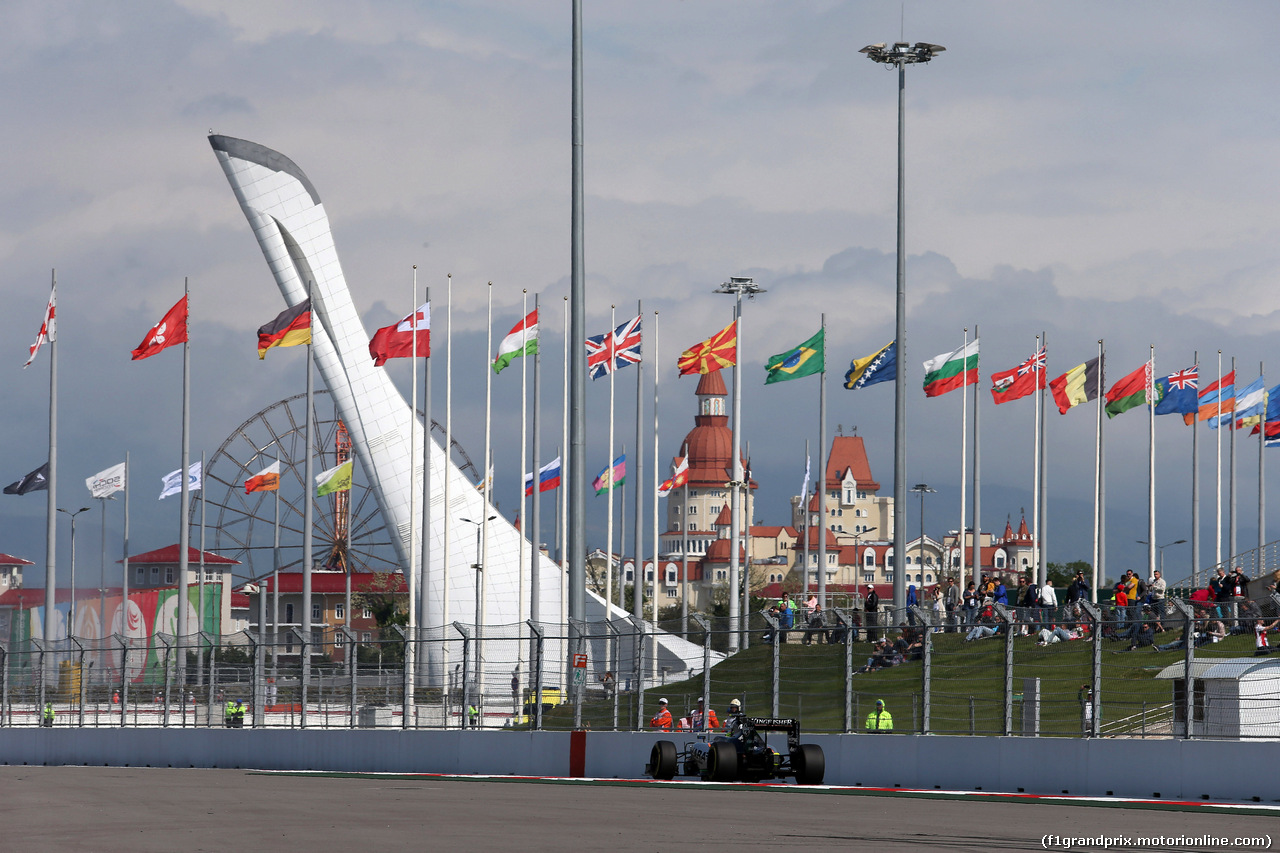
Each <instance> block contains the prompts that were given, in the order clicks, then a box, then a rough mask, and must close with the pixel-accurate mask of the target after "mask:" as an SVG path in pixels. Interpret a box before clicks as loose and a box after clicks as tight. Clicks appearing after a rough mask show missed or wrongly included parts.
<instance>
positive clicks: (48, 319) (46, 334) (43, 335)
mask: <svg viewBox="0 0 1280 853" xmlns="http://www.w3.org/2000/svg"><path fill="white" fill-rule="evenodd" d="M57 301H58V283H57V282H56V281H55V282H54V283H53V289H52V290H50V291H49V305H48V307H46V308H45V309H44V322H42V323H41V324H40V332H39V334H37V335H36V342H35V343H34V344H32V345H31V355H29V356H28V357H27V363H26V364H24V365H22V368H23V370H25V369H27V368H28V367H30V366H31V362H33V361H35V360H36V353H38V352H39V351H40V347H42V346H44V342H45V341H51V340H53V338H54V328H53V315H54V307H55V305H56V303H57Z"/></svg>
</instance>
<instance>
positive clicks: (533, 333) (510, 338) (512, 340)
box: [493, 308, 538, 373]
mask: <svg viewBox="0 0 1280 853" xmlns="http://www.w3.org/2000/svg"><path fill="white" fill-rule="evenodd" d="M537 351H538V309H536V308H535V309H533V310H532V311H530V312H529V313H528V314H527V315H525V318H524V319H523V320H521V321H520V322H519V323H516V324H515V325H514V326H512V327H511V331H509V332H507V336H506V337H505V338H503V339H502V343H500V344H498V354H497V355H496V356H494V358H493V372H494V373H501V372H502V371H503V370H505V369H506V368H507V366H508V365H510V364H511V362H513V361H515V360H516V359H517V358H519V357H520V356H522V355H533V354H534V353H536V352H537Z"/></svg>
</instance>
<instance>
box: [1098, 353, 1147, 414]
mask: <svg viewBox="0 0 1280 853" xmlns="http://www.w3.org/2000/svg"><path fill="white" fill-rule="evenodd" d="M1151 399H1152V395H1151V362H1150V361H1148V362H1147V363H1146V364H1144V365H1142V367H1139V368H1138V369H1137V370H1135V371H1133V373H1130V374H1129V375H1128V376H1126V377H1124V378H1123V379H1120V380H1119V381H1117V382H1116V383H1115V384H1114V385H1112V386H1111V387H1110V388H1109V389H1107V417H1109V418H1114V417H1115V416H1116V415H1120V414H1123V413H1125V412H1127V411H1129V410H1130V409H1132V408H1134V407H1135V406H1141V405H1142V404H1143V403H1148V402H1151Z"/></svg>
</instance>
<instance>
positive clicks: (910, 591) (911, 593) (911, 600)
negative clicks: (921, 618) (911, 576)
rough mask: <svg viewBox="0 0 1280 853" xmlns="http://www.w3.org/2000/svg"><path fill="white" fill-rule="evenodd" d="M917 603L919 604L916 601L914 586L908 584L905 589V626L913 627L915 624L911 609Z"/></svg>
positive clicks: (913, 613) (914, 616)
mask: <svg viewBox="0 0 1280 853" xmlns="http://www.w3.org/2000/svg"><path fill="white" fill-rule="evenodd" d="M919 603H920V602H919V600H917V599H916V585H915V584H910V585H909V586H908V587H907V624H908V625H913V626H914V625H915V624H916V614H915V612H914V611H913V610H912V609H911V608H912V607H915V606H916V605H918V604H919Z"/></svg>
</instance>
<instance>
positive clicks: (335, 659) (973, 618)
mask: <svg viewBox="0 0 1280 853" xmlns="http://www.w3.org/2000/svg"><path fill="white" fill-rule="evenodd" d="M1278 614H1280V598H1278V597H1276V596H1271V597H1269V598H1266V599H1264V600H1261V601H1259V602H1249V601H1245V600H1239V601H1232V602H1219V603H1213V602H1208V603H1199V602H1187V601H1184V600H1181V599H1173V598H1170V599H1167V600H1162V601H1159V602H1155V603H1154V604H1151V605H1146V606H1137V607H1133V608H1115V607H1108V606H1095V605H1091V604H1089V603H1087V602H1081V603H1077V604H1074V605H1070V606H1064V607H1059V608H1053V609H1048V608H1046V609H1043V610H1041V609H1037V610H1019V609H1014V608H1006V607H1003V606H1000V605H990V606H987V607H983V608H980V609H979V610H978V611H976V612H974V613H964V612H961V613H958V614H955V616H954V618H948V616H947V615H946V614H937V613H934V612H933V611H932V610H924V609H920V608H912V609H911V610H909V611H905V612H902V613H894V612H882V613H881V614H879V620H878V621H879V623H880V624H870V623H867V620H866V618H865V617H866V614H864V613H858V612H855V611H850V610H840V609H834V610H828V611H825V612H822V613H821V614H819V615H817V618H814V617H813V615H808V616H805V617H801V618H798V619H796V620H795V621H794V622H792V623H789V624H788V623H780V622H779V621H778V619H777V618H776V617H775V616H774V615H773V614H772V613H763V612H762V613H752V614H750V615H749V616H748V618H747V619H746V620H745V627H744V630H742V631H738V632H732V631H730V630H729V629H728V627H729V626H728V624H727V620H723V619H721V620H710V621H708V620H707V619H704V618H703V617H701V616H696V615H695V616H691V617H690V619H689V621H688V622H687V623H686V622H684V621H681V620H674V621H660V622H658V623H657V624H654V623H652V622H644V621H640V620H638V619H634V618H628V619H615V620H611V621H608V622H592V623H573V624H572V625H570V626H569V627H568V629H567V630H566V628H565V626H563V625H548V624H541V625H535V624H533V623H525V624H522V625H508V626H497V627H493V626H490V627H487V628H486V629H485V630H484V631H477V630H476V629H475V626H472V625H466V624H462V623H455V624H454V625H451V626H448V627H446V628H434V629H430V630H426V629H424V630H421V631H419V632H417V634H418V635H417V637H411V636H410V635H409V634H408V633H407V631H406V630H405V629H403V628H398V627H391V628H387V629H384V630H382V631H381V632H370V633H361V634H360V635H356V634H354V633H351V632H349V631H347V630H346V629H344V628H340V627H339V628H319V629H316V630H314V631H313V632H312V633H311V636H310V637H304V636H303V634H302V633H301V632H300V631H298V630H297V629H296V628H289V629H287V630H281V631H279V632H267V633H266V634H263V635H259V634H257V633H256V632H240V633H237V634H231V635H224V636H217V635H210V634H197V635H192V636H190V637H185V638H182V637H175V636H172V635H166V634H157V635H155V636H153V637H150V638H124V637H120V636H112V637H108V638H105V639H93V640H90V639H83V638H69V639H66V640H60V641H57V642H55V643H51V644H46V643H44V642H43V641H41V640H38V639H32V640H30V641H27V642H25V643H22V644H17V645H5V644H0V659H2V665H0V725H4V726H41V725H52V726H55V727H62V726H164V727H224V726H231V727H240V726H244V727H258V728H263V727H266V728H272V727H290V728H356V727H361V728H371V727H396V728H408V729H449V728H454V729H458V728H486V729H546V730H568V729H574V728H590V729H595V730H651V729H653V728H655V727H663V726H665V725H667V724H668V723H667V719H666V716H665V715H664V714H663V710H664V709H665V710H666V711H667V712H668V713H670V715H671V717H670V723H669V725H670V726H671V727H672V728H673V729H675V730H679V729H682V728H684V729H689V728H700V727H701V725H702V720H701V716H700V704H699V703H700V700H701V702H702V703H703V707H707V708H710V709H711V710H712V712H713V714H715V715H717V716H718V717H719V718H720V720H721V721H723V718H724V715H725V713H726V712H727V710H728V708H729V703H730V702H731V701H732V700H734V699H737V700H738V701H739V702H740V703H741V705H742V707H743V708H744V709H745V710H746V711H747V712H748V713H750V714H754V715H761V716H763V715H768V716H772V717H796V718H798V719H800V721H801V725H802V728H803V730H805V731H809V732H861V731H867V730H868V728H876V729H879V730H887V729H889V728H890V726H891V730H892V731H894V732H899V733H935V734H961V735H1004V736H1067V737H1125V738H1160V737H1163V738H1169V737H1177V738H1183V737H1194V738H1229V739H1248V738H1277V737H1280V659H1278V660H1276V661H1274V662H1273V661H1271V659H1270V658H1268V657H1264V656H1262V655H1260V654H1257V653H1258V652H1260V651H1262V650H1263V649H1265V648H1267V647H1266V646H1264V645H1261V644H1263V643H1266V642H1269V639H1270V636H1269V635H1271V634H1273V633H1274V632H1275V631H1276V630H1277V628H1280V618H1278ZM864 623H866V624H864ZM890 626H892V627H890ZM674 637H679V638H681V639H683V640H684V641H686V642H685V644H684V645H680V646H679V648H680V649H682V650H683V651H682V652H681V653H680V654H679V655H675V656H673V654H672V652H671V646H672V640H673V638H674ZM1187 638H1190V642H1189V643H1187V642H1186V639H1187ZM690 650H692V651H690ZM722 654H727V656H725V657H724V658H723V659H722V660H721V656H722ZM304 661H306V662H307V663H306V665H304V663H303V662H304ZM575 663H580V664H581V666H575V665H574V664H575ZM1188 673H1189V675H1190V677H1189V678H1188V677H1187V675H1188ZM662 699H665V700H666V704H665V706H663V705H661V703H660V701H659V700H662ZM877 700H879V702H882V703H883V705H877ZM1188 720H1190V725H1188Z"/></svg>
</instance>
